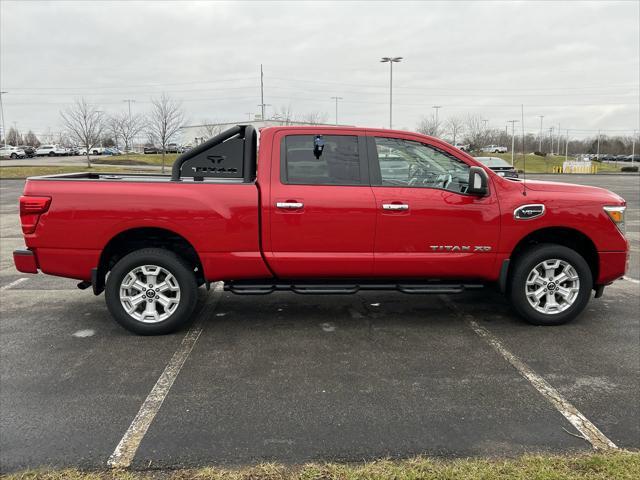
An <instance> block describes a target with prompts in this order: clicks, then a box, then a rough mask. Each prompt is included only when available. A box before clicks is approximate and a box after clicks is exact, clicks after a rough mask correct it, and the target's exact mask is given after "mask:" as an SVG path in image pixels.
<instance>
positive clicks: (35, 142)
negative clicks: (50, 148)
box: [24, 130, 40, 148]
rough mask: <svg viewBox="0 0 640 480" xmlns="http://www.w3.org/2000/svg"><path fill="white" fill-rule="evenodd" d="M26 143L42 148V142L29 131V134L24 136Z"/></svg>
mask: <svg viewBox="0 0 640 480" xmlns="http://www.w3.org/2000/svg"><path fill="white" fill-rule="evenodd" d="M24 143H26V144H27V145H29V146H31V147H36V148H38V147H39V146H40V140H38V137H36V134H35V133H33V132H32V131H31V130H29V132H27V134H26V135H25V136H24Z"/></svg>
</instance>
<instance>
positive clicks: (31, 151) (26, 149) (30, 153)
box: [18, 145, 36, 158]
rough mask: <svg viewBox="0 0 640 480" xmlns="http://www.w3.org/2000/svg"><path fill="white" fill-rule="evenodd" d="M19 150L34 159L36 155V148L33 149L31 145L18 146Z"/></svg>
mask: <svg viewBox="0 0 640 480" xmlns="http://www.w3.org/2000/svg"><path fill="white" fill-rule="evenodd" d="M18 148H21V149H22V150H24V153H25V155H26V156H27V157H29V158H33V157H34V156H35V154H36V149H35V147H32V146H30V145H18Z"/></svg>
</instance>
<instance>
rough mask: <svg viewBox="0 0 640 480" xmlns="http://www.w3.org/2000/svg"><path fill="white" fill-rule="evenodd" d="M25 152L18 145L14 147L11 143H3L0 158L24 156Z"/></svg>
mask: <svg viewBox="0 0 640 480" xmlns="http://www.w3.org/2000/svg"><path fill="white" fill-rule="evenodd" d="M26 156H27V154H26V153H25V151H24V150H23V149H22V148H20V147H14V146H12V145H4V146H3V147H2V148H0V158H14V159H15V158H24V157H26Z"/></svg>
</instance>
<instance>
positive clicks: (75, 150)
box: [67, 147, 80, 156]
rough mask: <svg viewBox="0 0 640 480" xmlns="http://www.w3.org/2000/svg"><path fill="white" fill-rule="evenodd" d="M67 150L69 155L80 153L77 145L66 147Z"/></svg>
mask: <svg viewBox="0 0 640 480" xmlns="http://www.w3.org/2000/svg"><path fill="white" fill-rule="evenodd" d="M67 152H68V154H69V155H73V156H75V155H80V148H79V147H69V148H67Z"/></svg>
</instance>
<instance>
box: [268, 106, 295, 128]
mask: <svg viewBox="0 0 640 480" xmlns="http://www.w3.org/2000/svg"><path fill="white" fill-rule="evenodd" d="M271 119H272V120H280V121H281V122H283V124H284V125H291V124H292V123H294V121H295V120H294V118H293V110H292V109H291V105H288V106H284V105H283V106H281V107H280V108H279V109H278V110H276V111H275V112H274V113H273V115H272V116H271Z"/></svg>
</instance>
